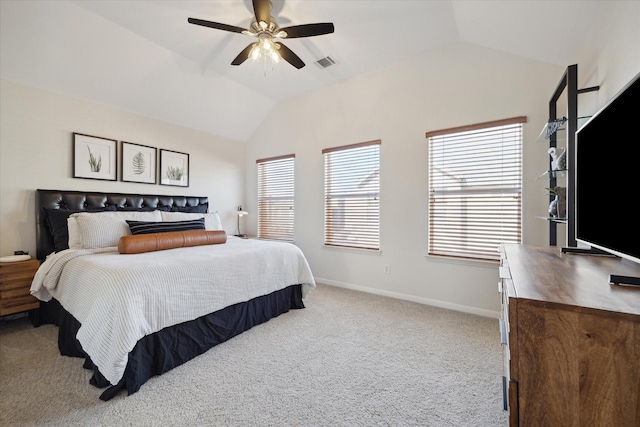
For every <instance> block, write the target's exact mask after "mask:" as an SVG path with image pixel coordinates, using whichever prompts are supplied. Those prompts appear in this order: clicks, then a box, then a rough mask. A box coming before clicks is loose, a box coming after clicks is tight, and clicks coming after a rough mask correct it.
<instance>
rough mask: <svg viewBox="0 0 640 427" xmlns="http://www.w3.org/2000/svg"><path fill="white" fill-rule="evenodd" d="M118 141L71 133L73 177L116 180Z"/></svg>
mask: <svg viewBox="0 0 640 427" xmlns="http://www.w3.org/2000/svg"><path fill="white" fill-rule="evenodd" d="M117 158H118V141H116V140H115V139H108V138H101V137H99V136H91V135H84V134H81V133H75V132H74V133H73V177H74V178H88V179H103V180H107V181H116V180H117V179H118V168H117V164H116V161H117V160H116V159H117Z"/></svg>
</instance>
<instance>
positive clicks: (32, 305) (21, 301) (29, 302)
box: [0, 295, 40, 316]
mask: <svg viewBox="0 0 640 427" xmlns="http://www.w3.org/2000/svg"><path fill="white" fill-rule="evenodd" d="M36 308H40V301H38V299H37V298H35V297H33V296H31V295H26V296H21V297H17V298H8V299H4V298H2V299H1V300H0V316H6V315H7V314H14V313H20V312H21V311H27V310H34V309H36Z"/></svg>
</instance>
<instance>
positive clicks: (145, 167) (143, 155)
mask: <svg viewBox="0 0 640 427" xmlns="http://www.w3.org/2000/svg"><path fill="white" fill-rule="evenodd" d="M120 150H121V153H122V155H121V157H120V169H121V170H122V178H121V179H122V181H123V182H137V183H142V184H157V183H158V172H157V167H156V165H157V159H158V149H157V148H155V147H150V146H148V145H141V144H134V143H133V142H126V141H121V147H120Z"/></svg>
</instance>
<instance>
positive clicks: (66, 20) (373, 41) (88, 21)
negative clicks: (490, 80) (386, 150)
mask: <svg viewBox="0 0 640 427" xmlns="http://www.w3.org/2000/svg"><path fill="white" fill-rule="evenodd" d="M612 4H613V2H612V1H595V0H586V1H576V0H571V1H561V0H556V1H543V0H529V1H515V0H510V1H506V0H501V1H500V0H499V1H485V0H475V1H471V0H467V1H459V0H453V1H451V0H413V1H405V0H393V1H391V0H388V1H387V0H369V1H360V0H304V1H303V0H272V5H273V6H272V15H274V16H275V17H276V18H277V19H278V21H279V23H280V25H281V26H288V25H298V24H308V23H315V22H333V23H334V25H335V33H333V34H328V35H323V36H318V37H310V38H302V39H291V40H286V41H284V44H286V46H287V47H289V48H290V49H291V50H293V51H294V52H295V53H296V54H297V55H298V56H300V57H301V58H302V60H303V61H304V62H305V63H306V64H307V65H306V67H304V68H302V69H301V70H296V69H295V68H294V67H292V66H291V65H289V64H287V63H285V62H282V63H280V64H278V65H276V66H275V68H273V69H272V68H270V67H268V68H266V69H265V67H264V64H261V63H255V62H252V61H247V62H245V63H244V64H242V65H241V66H239V67H235V66H231V65H230V63H231V61H232V60H233V59H234V58H235V57H236V55H237V54H238V53H239V52H240V51H241V50H242V49H243V48H244V47H245V46H247V45H248V44H249V43H251V42H252V41H253V39H252V38H251V37H249V36H245V35H242V34H237V33H229V32H224V31H220V30H214V29H211V28H205V27H200V26H196V25H191V24H188V23H187V18H189V17H192V18H199V19H204V20H209V21H216V22H221V23H225V24H230V25H234V26H239V27H248V26H249V24H250V22H251V20H252V17H253V11H252V5H251V1H249V0H181V1H169V0H162V1H154V0H144V1H143V0H137V1H123V0H115V1H112V0H76V1H56V0H48V1H13V0H1V1H0V7H1V9H0V31H1V32H0V42H1V44H0V76H1V77H2V78H3V79H7V80H11V81H16V82H19V83H24V84H27V85H30V86H34V87H38V88H42V89H45V90H49V91H52V92H56V93H61V94H64V95H68V96H72V97H75V98H80V99H85V100H89V101H93V102H96V103H99V104H104V105H107V106H111V107H114V108H118V109H121V110H124V111H130V112H133V113H137V114H141V115H144V116H148V117H152V118H156V119H160V120H164V121H167V122H171V123H176V124H179V125H182V126H187V127H191V128H195V129H199V130H203V131H206V132H210V133H213V134H217V135H220V136H223V137H227V138H231V139H236V140H240V141H246V140H248V139H249V138H250V137H251V135H252V134H253V133H254V131H255V129H256V127H257V126H258V125H259V124H260V123H261V122H262V121H263V120H264V119H265V118H266V116H267V115H268V113H269V111H271V109H272V108H273V107H274V106H275V105H276V104H277V103H278V102H279V101H281V100H284V99H287V98H290V97H293V96H296V95H300V94H302V93H305V92H308V91H311V90H314V89H317V88H320V87H323V86H326V85H330V84H332V83H336V82H340V81H343V80H346V79H349V78H351V77H353V76H355V75H357V74H360V73H365V72H367V71H370V70H373V69H376V68H379V67H384V66H386V65H389V64H392V63H395V62H398V61H401V60H404V59H406V58H410V57H412V56H415V55H429V54H431V53H437V52H438V51H440V50H442V49H446V48H447V46H450V45H452V44H455V43H459V42H466V43H473V44H477V45H481V46H484V47H488V48H492V49H496V50H500V51H504V52H507V53H511V54H514V55H520V56H524V57H527V58H531V59H534V60H539V61H543V62H547V63H552V64H557V65H559V66H562V67H564V66H566V65H569V64H571V63H574V62H576V60H577V57H576V56H577V54H578V52H579V51H580V49H581V46H582V45H583V44H584V41H585V40H587V39H588V35H589V32H590V31H593V28H594V26H595V24H596V23H597V22H598V21H599V20H602V19H603V17H605V16H606V15H607V13H608V12H609V11H610V10H611V8H612ZM327 55H330V56H331V57H332V58H334V59H335V60H337V61H338V65H335V66H332V67H329V68H326V69H321V68H320V67H319V66H317V65H316V64H315V61H316V60H318V59H320V58H323V57H325V56H327Z"/></svg>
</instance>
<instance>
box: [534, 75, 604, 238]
mask: <svg viewBox="0 0 640 427" xmlns="http://www.w3.org/2000/svg"><path fill="white" fill-rule="evenodd" d="M598 89H600V86H592V87H588V88H584V89H578V65H575V64H574V65H570V66H569V67H567V69H566V71H565V73H564V75H563V76H562V79H561V80H560V83H558V86H557V87H556V90H555V92H554V93H553V96H552V97H551V100H550V101H549V120H548V122H547V124H546V125H545V126H544V128H543V129H542V132H541V133H540V136H539V137H538V140H543V141H544V140H546V141H548V143H549V148H552V147H554V148H558V142H561V141H564V144H565V147H564V148H565V150H566V153H567V154H566V156H567V160H566V162H567V163H566V169H562V170H553V166H552V163H551V162H552V159H551V158H550V159H549V169H548V171H547V172H545V173H543V174H542V175H541V177H543V176H544V177H546V178H548V180H549V188H555V187H556V186H558V178H561V179H564V180H565V181H566V188H567V196H566V197H567V213H566V218H546V219H548V220H549V245H551V246H556V245H557V244H558V229H557V226H558V223H566V224H567V246H569V247H576V246H577V242H576V237H575V149H576V148H575V145H576V131H577V130H578V129H579V125H582V124H584V123H585V122H586V121H587V120H588V119H589V117H578V95H580V94H583V93H588V92H594V91H597V90H598ZM565 92H566V101H567V111H566V115H564V116H562V117H558V101H559V100H560V97H561V96H562V94H563V93H565ZM553 199H554V196H553V195H551V196H550V197H549V202H551V201H552V200H553Z"/></svg>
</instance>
